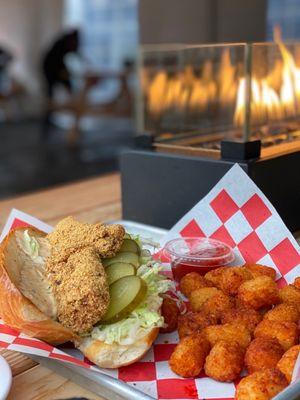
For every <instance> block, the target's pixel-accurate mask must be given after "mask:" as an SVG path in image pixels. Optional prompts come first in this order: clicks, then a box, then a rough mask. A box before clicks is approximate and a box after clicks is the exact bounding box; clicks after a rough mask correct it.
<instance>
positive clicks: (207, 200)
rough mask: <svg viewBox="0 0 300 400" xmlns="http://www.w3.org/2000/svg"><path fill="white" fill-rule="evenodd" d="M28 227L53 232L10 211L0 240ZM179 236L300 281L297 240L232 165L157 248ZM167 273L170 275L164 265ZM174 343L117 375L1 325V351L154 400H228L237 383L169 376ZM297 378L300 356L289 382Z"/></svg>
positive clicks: (162, 340)
mask: <svg viewBox="0 0 300 400" xmlns="http://www.w3.org/2000/svg"><path fill="white" fill-rule="evenodd" d="M186 195H187V196H188V193H187V194H186ZM28 225H31V226H35V227H37V228H39V229H40V230H43V231H45V232H50V231H51V230H52V227H51V226H49V225H47V224H45V223H44V222H42V221H40V220H38V219H36V218H34V217H32V216H30V215H28V214H25V213H23V212H21V211H18V210H15V209H14V210H12V212H11V214H10V215H9V217H8V220H7V223H6V224H5V227H4V229H3V232H2V235H1V237H0V240H3V238H4V237H5V236H6V234H7V233H8V232H9V230H10V229H12V228H15V227H17V226H28ZM179 236H182V237H188V236H203V237H209V238H213V239H217V240H221V241H223V242H225V243H227V244H228V245H230V246H231V247H232V248H233V249H234V253H235V262H234V264H233V265H240V264H244V263H245V262H249V263H258V264H263V265H267V266H270V267H273V268H274V269H275V270H276V272H277V282H278V285H279V286H280V287H282V286H284V285H286V284H288V283H292V282H293V281H294V279H295V278H296V277H297V276H300V249H299V246H298V244H297V242H296V240H295V239H294V237H293V236H292V234H291V233H290V232H289V230H288V229H287V227H286V226H285V224H284V223H283V221H282V220H281V218H280V217H279V215H278V213H277V212H276V210H275V209H274V207H273V206H272V205H271V203H270V202H269V201H268V199H267V198H266V197H265V196H264V194H263V193H262V192H261V190H260V189H259V188H258V187H257V186H256V185H255V184H254V182H253V181H252V180H251V179H250V178H249V177H248V176H247V174H246V173H245V172H244V171H243V170H242V169H241V168H240V167H239V166H238V165H237V164H236V165H235V166H233V167H232V168H231V169H230V171H228V172H227V173H226V175H225V176H224V177H223V178H222V179H221V180H220V181H219V182H218V183H217V184H216V186H215V187H214V188H213V189H212V190H211V191H210V192H209V193H208V194H207V196H205V197H204V198H203V199H202V200H201V201H199V203H197V204H196V205H195V206H194V207H193V208H192V209H191V210H190V211H189V212H188V213H187V214H186V215H185V216H184V217H183V218H181V219H180V220H179V221H178V222H177V223H176V224H175V226H174V227H173V228H172V229H171V230H170V231H169V233H168V234H167V235H166V236H165V237H164V239H163V241H162V243H161V244H162V245H163V244H164V243H166V242H167V241H168V240H170V239H173V238H176V237H179ZM167 269H169V270H170V266H169V265H167ZM177 342H178V335H177V332H174V333H171V334H160V335H159V336H158V338H157V340H156V342H155V343H154V345H153V346H152V348H151V349H150V350H149V352H148V353H147V354H146V356H145V357H144V358H143V359H142V360H141V361H139V362H137V363H135V364H133V365H130V366H128V367H122V368H119V369H117V370H105V369H100V368H97V367H95V366H93V365H92V364H91V363H90V362H89V361H88V360H87V359H85V358H84V357H83V355H82V353H80V352H79V351H78V350H75V349H70V348H69V349H67V348H65V347H63V346H60V347H59V348H56V347H53V346H51V345H49V344H46V343H43V342H41V341H39V340H37V339H34V338H29V337H27V336H26V335H24V334H22V333H20V332H17V331H16V330H14V329H11V328H9V327H8V326H6V325H5V324H4V323H3V322H1V323H0V346H1V347H4V348H7V349H9V350H15V351H19V352H22V353H27V354H34V355H39V356H44V357H48V358H51V359H56V360H60V361H64V362H68V363H71V364H74V365H76V366H81V367H83V368H87V369H92V370H94V371H101V372H102V373H105V374H108V375H110V376H112V377H114V378H116V379H120V380H122V381H124V382H126V383H127V384H129V385H132V386H134V387H135V388H136V389H139V390H141V391H142V392H144V393H146V394H148V395H150V396H152V397H153V398H155V399H181V400H184V399H233V398H234V395H235V388H236V384H237V383H238V382H234V383H221V382H217V381H215V380H213V379H210V378H208V377H206V376H205V375H204V374H202V375H201V376H199V377H198V378H196V379H184V378H181V377H179V376H177V375H176V374H174V373H173V372H172V371H171V369H170V368H169V365H168V360H169V358H170V355H171V353H172V351H173V349H174V347H175V345H176V343H177ZM299 378H300V356H299V357H298V360H297V363H296V366H295V369H294V374H293V382H295V381H297V380H298V379H299Z"/></svg>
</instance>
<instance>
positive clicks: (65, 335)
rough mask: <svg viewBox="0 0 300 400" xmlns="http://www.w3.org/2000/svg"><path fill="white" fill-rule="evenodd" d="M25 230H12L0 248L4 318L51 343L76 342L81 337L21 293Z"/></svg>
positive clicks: (0, 296)
mask: <svg viewBox="0 0 300 400" xmlns="http://www.w3.org/2000/svg"><path fill="white" fill-rule="evenodd" d="M24 230H25V228H17V229H14V230H12V231H11V232H10V233H9V234H8V236H7V237H6V238H5V240H4V241H3V243H2V244H1V247H0V316H1V318H2V320H3V321H4V322H5V324H7V325H8V326H10V327H12V328H14V329H17V330H20V331H21V332H23V333H25V334H26V335H28V336H31V337H35V338H37V339H40V340H43V341H45V342H47V343H50V344H53V345H56V344H60V343H64V342H67V341H69V340H71V341H74V340H76V339H77V338H78V337H77V335H76V334H74V333H73V332H72V331H71V330H70V329H68V328H66V327H64V326H63V325H61V324H60V323H59V322H57V321H54V320H52V319H51V318H49V317H47V315H45V314H44V313H43V312H41V311H40V310H39V309H38V308H37V307H36V306H35V305H34V304H33V303H32V302H31V301H30V300H29V299H28V298H26V297H25V296H24V295H23V294H22V293H21V292H20V290H19V284H20V281H21V271H22V267H23V265H24V254H22V250H21V249H20V246H19V245H18V241H17V237H18V235H19V233H20V232H24ZM29 230H30V232H31V234H32V235H38V236H42V237H44V236H46V235H45V234H44V233H43V232H41V231H39V230H37V229H35V228H30V229H29Z"/></svg>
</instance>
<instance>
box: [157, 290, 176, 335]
mask: <svg viewBox="0 0 300 400" xmlns="http://www.w3.org/2000/svg"><path fill="white" fill-rule="evenodd" d="M161 315H162V316H163V317H164V322H165V324H166V325H167V326H166V327H165V328H160V332H161V333H168V332H173V331H175V329H176V328H177V320H178V315H179V309H178V307H177V304H176V301H174V300H173V299H170V298H169V297H166V298H164V300H163V303H162V306H161Z"/></svg>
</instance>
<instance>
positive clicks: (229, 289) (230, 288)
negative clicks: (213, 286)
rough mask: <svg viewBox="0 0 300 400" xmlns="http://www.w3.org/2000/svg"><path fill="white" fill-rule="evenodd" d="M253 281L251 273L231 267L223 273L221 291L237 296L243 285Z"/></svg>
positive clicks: (242, 268)
mask: <svg viewBox="0 0 300 400" xmlns="http://www.w3.org/2000/svg"><path fill="white" fill-rule="evenodd" d="M250 279H252V275H251V273H250V272H249V271H248V270H247V269H246V268H244V267H230V268H226V269H224V270H223V271H222V274H221V279H220V289H221V290H223V292H225V293H227V294H229V295H231V296H235V295H236V294H237V292H238V289H239V287H240V286H241V284H242V283H244V282H246V281H248V280H250Z"/></svg>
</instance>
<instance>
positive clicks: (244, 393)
mask: <svg viewBox="0 0 300 400" xmlns="http://www.w3.org/2000/svg"><path fill="white" fill-rule="evenodd" d="M287 385H288V382H287V380H286V379H285V376H284V375H283V374H282V373H281V372H280V371H279V370H277V369H275V368H272V369H265V370H263V371H259V372H254V374H251V375H248V376H246V377H245V378H243V379H242V380H241V381H240V383H239V384H238V386H237V389H236V394H235V399H236V400H271V399H272V398H273V397H275V396H276V395H277V394H278V393H280V392H281V391H282V390H283V389H284V388H285V387H286V386H287Z"/></svg>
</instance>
